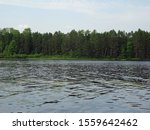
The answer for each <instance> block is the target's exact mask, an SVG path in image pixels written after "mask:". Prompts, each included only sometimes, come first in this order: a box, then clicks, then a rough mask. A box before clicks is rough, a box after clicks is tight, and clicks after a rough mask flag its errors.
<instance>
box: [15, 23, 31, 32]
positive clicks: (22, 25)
mask: <svg viewBox="0 0 150 130" xmlns="http://www.w3.org/2000/svg"><path fill="white" fill-rule="evenodd" d="M15 28H16V29H17V30H20V31H21V32H22V31H23V30H24V29H26V28H29V25H27V24H20V25H18V26H16V27H15Z"/></svg>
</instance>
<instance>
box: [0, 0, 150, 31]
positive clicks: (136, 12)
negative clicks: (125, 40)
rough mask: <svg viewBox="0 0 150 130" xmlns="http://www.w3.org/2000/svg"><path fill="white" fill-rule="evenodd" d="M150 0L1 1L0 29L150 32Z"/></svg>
mask: <svg viewBox="0 0 150 130" xmlns="http://www.w3.org/2000/svg"><path fill="white" fill-rule="evenodd" d="M149 12H150V0H24V1H23V0H0V28H4V27H14V28H16V29H19V30H23V29H24V28H27V27H30V28H31V29H32V31H39V32H55V31H58V30H60V31H62V32H69V31H70V30H72V29H76V30H81V29H84V30H87V29H89V30H93V29H96V30H97V31H98V32H104V31H109V30H111V29H115V30H125V31H131V30H137V29H138V28H141V29H144V30H147V31H150V14H149Z"/></svg>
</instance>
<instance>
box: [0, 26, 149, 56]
mask: <svg viewBox="0 0 150 130" xmlns="http://www.w3.org/2000/svg"><path fill="white" fill-rule="evenodd" d="M20 54H26V55H36V54H41V55H47V56H53V55H65V56H69V57H77V58H80V57H87V58H119V59H123V58H124V59H130V58H137V59H150V32H147V31H143V30H141V29H139V30H138V31H135V32H133V31H132V32H128V33H127V32H125V31H118V32H116V31H115V30H111V31H109V32H104V33H98V32H97V31H96V30H93V31H92V32H90V31H89V30H86V31H84V30H80V31H76V30H72V31H71V32H69V33H66V34H65V33H62V32H60V31H57V32H55V33H53V34H52V33H43V34H42V33H39V32H31V29H30V28H26V29H24V31H23V32H19V31H18V30H16V29H13V28H4V29H0V57H1V58H3V57H9V56H13V55H20Z"/></svg>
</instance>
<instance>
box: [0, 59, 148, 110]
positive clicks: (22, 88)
mask: <svg viewBox="0 0 150 130" xmlns="http://www.w3.org/2000/svg"><path fill="white" fill-rule="evenodd" d="M0 112H42V113H43V112H44V113H45V112H150V62H127V61H65V60H60V61H59V60H56V61H53V60H37V61H32V60H29V61H19V60H18V61H8V60H2V61H0Z"/></svg>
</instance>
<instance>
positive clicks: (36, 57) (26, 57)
mask: <svg viewBox="0 0 150 130" xmlns="http://www.w3.org/2000/svg"><path fill="white" fill-rule="evenodd" d="M0 60H91V61H150V59H138V58H127V59H126V58H107V57H106V58H91V57H70V56H64V55H53V56H48V55H45V56H44V55H40V54H39V55H25V54H23V55H12V56H3V57H0Z"/></svg>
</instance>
